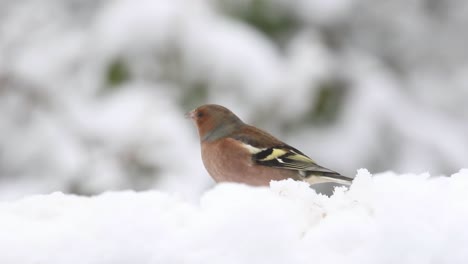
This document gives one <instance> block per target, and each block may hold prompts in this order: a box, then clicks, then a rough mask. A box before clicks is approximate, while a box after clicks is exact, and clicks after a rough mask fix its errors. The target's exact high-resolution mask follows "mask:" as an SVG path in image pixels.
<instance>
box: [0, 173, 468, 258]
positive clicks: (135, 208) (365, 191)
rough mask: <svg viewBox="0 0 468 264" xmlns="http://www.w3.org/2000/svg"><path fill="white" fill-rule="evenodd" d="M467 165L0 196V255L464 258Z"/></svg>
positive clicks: (467, 242) (467, 243)
mask: <svg viewBox="0 0 468 264" xmlns="http://www.w3.org/2000/svg"><path fill="white" fill-rule="evenodd" d="M467 190H468V170H466V169H465V170H461V171H460V172H459V173H456V174H454V175H452V176H451V177H429V175H428V174H422V175H410V174H407V175H397V174H394V173H383V174H378V175H374V176H372V175H371V174H370V173H369V172H367V171H366V170H360V171H359V172H358V175H357V177H356V178H355V180H354V182H353V184H352V185H351V187H350V188H349V190H348V189H347V188H345V187H338V188H336V190H335V192H334V194H333V195H332V196H330V197H327V196H324V195H321V194H317V193H316V192H315V191H314V190H313V189H311V188H309V187H308V186H307V185H306V184H304V183H301V182H295V181H292V180H286V181H280V182H272V183H271V186H270V188H255V187H249V186H245V185H240V184H219V185H217V186H216V187H215V188H213V189H212V190H210V191H208V192H206V193H205V194H204V195H203V196H202V197H201V199H200V203H199V204H193V203H189V202H186V201H184V200H183V199H181V198H180V197H178V196H176V195H171V194H166V193H162V192H157V191H149V192H131V191H127V192H109V193H104V194H102V195H99V196H94V197H82V196H74V195H65V194H62V193H53V194H50V195H40V196H31V197H27V198H25V199H22V200H18V201H14V202H2V203H0V249H1V250H0V263H8V264H16V263H47V264H53V263H87V264H93V263H112V264H119V263H269V264H271V263H361V264H362V263H451V264H453V263H466V262H467V260H468V251H467V250H466V249H467V248H468V228H467V223H468V191H467Z"/></svg>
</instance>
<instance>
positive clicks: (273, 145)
mask: <svg viewBox="0 0 468 264" xmlns="http://www.w3.org/2000/svg"><path fill="white" fill-rule="evenodd" d="M245 131H248V133H245ZM231 137H232V138H233V139H235V140H237V141H239V142H241V143H242V144H243V146H244V147H245V148H246V149H248V150H249V152H250V153H251V155H252V161H253V162H254V163H255V164H257V165H261V166H268V167H273V168H280V169H287V170H295V171H297V172H298V175H299V176H300V177H302V179H303V180H304V181H307V182H311V183H312V182H313V181H314V180H315V178H316V177H320V178H322V179H323V181H320V182H324V181H332V182H337V183H341V184H350V182H351V181H352V180H353V179H352V178H349V177H346V176H343V175H341V174H339V173H338V172H335V171H332V170H330V169H327V168H325V167H322V166H320V165H318V164H317V163H315V161H313V160H312V159H311V158H309V157H307V156H306V155H305V154H304V153H302V152H301V151H299V150H297V149H295V148H293V147H291V146H289V145H287V144H285V143H283V142H281V141H279V140H278V139H276V138H275V137H273V136H271V135H270V134H268V133H266V132H264V131H262V130H259V129H257V128H254V127H252V126H246V127H244V131H243V133H237V134H235V135H232V136H231ZM259 138H261V139H262V140H261V141H260V140H259ZM314 176H315V177H314Z"/></svg>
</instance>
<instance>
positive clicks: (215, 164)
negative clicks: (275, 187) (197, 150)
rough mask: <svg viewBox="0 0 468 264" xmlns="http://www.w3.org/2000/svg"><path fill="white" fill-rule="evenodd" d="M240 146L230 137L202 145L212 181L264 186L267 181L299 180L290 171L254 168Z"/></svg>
mask: <svg viewBox="0 0 468 264" xmlns="http://www.w3.org/2000/svg"><path fill="white" fill-rule="evenodd" d="M240 144H242V143H240V142H238V141H236V140H234V139H231V138H224V139H220V140H215V141H213V142H203V143H202V146H201V148H202V159H203V164H204V165H205V168H206V170H207V171H208V173H209V174H210V175H211V177H212V178H213V179H214V180H215V181H216V182H238V183H245V184H249V185H254V186H267V185H269V184H270V181H271V180H276V181H278V180H283V179H287V178H292V179H295V180H298V179H299V177H298V174H297V172H296V171H294V170H287V169H279V168H270V167H267V166H260V165H255V164H254V163H253V161H252V158H251V153H250V152H249V151H248V150H247V149H246V148H244V147H243V146H242V145H240Z"/></svg>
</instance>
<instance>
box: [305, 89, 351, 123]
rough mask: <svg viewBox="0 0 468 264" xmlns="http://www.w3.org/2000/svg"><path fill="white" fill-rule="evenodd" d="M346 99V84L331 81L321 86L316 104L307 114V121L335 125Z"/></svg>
mask: <svg viewBox="0 0 468 264" xmlns="http://www.w3.org/2000/svg"><path fill="white" fill-rule="evenodd" d="M345 97H346V84H345V83H344V82H343V81H341V80H329V81H325V82H323V83H322V84H321V85H320V86H319V91H318V92H317V95H316V97H315V102H314V104H313V106H312V108H311V109H310V112H309V113H308V114H307V121H308V122H313V123H326V124H329V123H333V122H335V121H336V119H337V118H338V116H339V115H340V111H341V107H342V105H343V103H344V101H345Z"/></svg>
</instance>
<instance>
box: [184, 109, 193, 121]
mask: <svg viewBox="0 0 468 264" xmlns="http://www.w3.org/2000/svg"><path fill="white" fill-rule="evenodd" d="M194 117H195V110H192V111H190V112H187V113H185V118H187V119H188V118H190V119H193V118H194Z"/></svg>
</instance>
